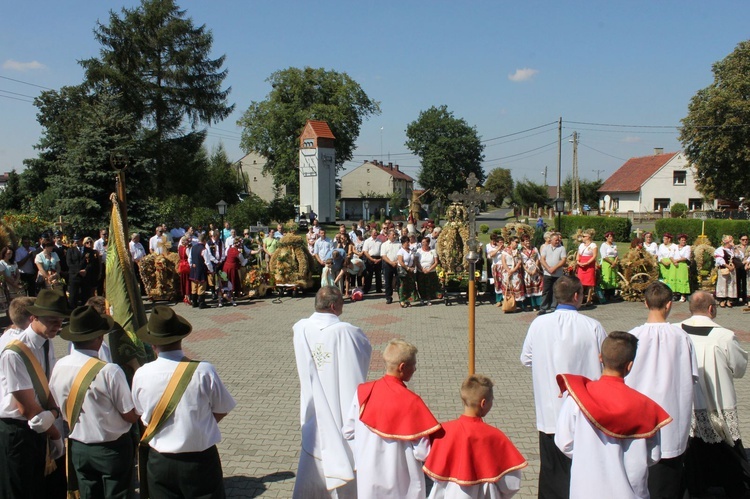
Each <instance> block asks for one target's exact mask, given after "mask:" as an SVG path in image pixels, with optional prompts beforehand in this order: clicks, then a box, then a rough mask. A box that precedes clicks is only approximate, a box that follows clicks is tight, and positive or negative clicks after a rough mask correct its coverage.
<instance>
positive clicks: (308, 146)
mask: <svg viewBox="0 0 750 499" xmlns="http://www.w3.org/2000/svg"><path fill="white" fill-rule="evenodd" d="M335 140H336V137H334V136H333V132H331V129H330V128H329V127H328V123H326V122H325V121H315V120H308V121H307V123H306V124H305V128H304V129H303V130H302V135H300V138H299V204H300V210H301V211H306V208H307V207H308V206H309V207H310V209H312V210H313V211H314V212H315V213H316V214H317V215H318V220H320V221H321V222H335V221H336V150H335V149H334V141H335Z"/></svg>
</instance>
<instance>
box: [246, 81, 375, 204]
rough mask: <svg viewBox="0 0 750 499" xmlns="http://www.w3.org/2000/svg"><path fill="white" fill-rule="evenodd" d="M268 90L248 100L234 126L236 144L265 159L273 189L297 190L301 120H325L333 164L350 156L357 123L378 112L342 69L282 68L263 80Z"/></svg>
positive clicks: (339, 164) (303, 121)
mask: <svg viewBox="0 0 750 499" xmlns="http://www.w3.org/2000/svg"><path fill="white" fill-rule="evenodd" d="M266 81H268V82H269V83H270V84H271V88H272V90H271V92H270V93H269V94H268V95H267V96H266V99H265V100H263V101H260V102H256V101H253V102H251V103H250V107H249V108H248V109H247V111H245V114H243V116H242V118H240V119H239V120H238V122H237V124H238V125H239V126H241V127H243V128H244V130H243V131H242V141H241V147H242V149H243V150H244V151H245V152H250V151H256V152H258V153H260V154H262V155H263V156H265V157H266V158H267V162H266V164H265V166H264V167H263V171H264V173H270V174H271V175H273V179H274V184H275V185H276V187H280V186H283V185H286V187H287V192H289V193H297V192H298V191H299V135H300V133H301V132H302V129H303V127H304V126H305V123H306V122H307V120H310V119H315V120H322V121H326V122H327V123H328V126H329V127H330V128H331V131H332V132H333V135H334V136H335V137H336V141H335V148H336V168H337V169H340V168H341V167H342V165H343V164H344V162H345V161H349V160H351V159H352V153H353V151H354V143H355V141H356V140H357V137H359V129H360V127H361V126H362V121H363V120H364V119H365V118H367V117H368V116H371V115H377V114H380V106H379V104H378V103H377V102H376V101H374V100H372V99H370V97H368V96H367V94H366V93H365V91H364V90H362V87H360V85H359V83H357V82H356V81H354V80H353V79H352V78H350V77H349V75H347V74H346V73H339V72H337V71H327V70H325V69H323V68H319V69H313V68H309V67H306V68H304V69H299V68H287V69H284V70H280V71H276V72H275V73H273V74H272V75H271V76H270V77H269V78H268V80H266Z"/></svg>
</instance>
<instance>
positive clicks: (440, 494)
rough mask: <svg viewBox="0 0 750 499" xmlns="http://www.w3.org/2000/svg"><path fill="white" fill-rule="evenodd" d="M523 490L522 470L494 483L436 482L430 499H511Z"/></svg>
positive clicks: (508, 474)
mask: <svg viewBox="0 0 750 499" xmlns="http://www.w3.org/2000/svg"><path fill="white" fill-rule="evenodd" d="M519 490H521V470H516V471H511V472H510V473H507V474H506V475H504V476H503V477H502V478H501V479H500V480H498V481H497V482H494V483H478V484H476V485H459V484H457V483H454V482H443V481H435V483H434V484H433V486H432V490H431V491H430V495H429V499H510V498H511V497H513V496H514V495H516V492H518V491H519Z"/></svg>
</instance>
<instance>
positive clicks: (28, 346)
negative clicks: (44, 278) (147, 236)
mask: <svg viewBox="0 0 750 499" xmlns="http://www.w3.org/2000/svg"><path fill="white" fill-rule="evenodd" d="M27 309H28V311H29V312H30V313H32V314H33V315H35V316H37V317H63V318H64V317H67V316H68V315H69V314H70V311H69V310H68V309H67V300H66V298H65V297H64V296H63V295H62V294H61V293H59V292H55V291H51V290H47V289H44V290H42V291H41V292H40V293H39V296H38V297H37V299H36V302H35V303H34V305H32V306H30V307H27ZM26 362H29V365H28V366H27V364H26ZM55 362H56V358H55V352H54V348H52V346H51V345H50V340H49V339H47V338H45V337H44V336H42V335H41V334H38V333H37V332H35V331H34V330H33V329H32V326H31V325H30V326H29V327H27V328H26V329H24V330H23V331H21V332H19V333H16V334H10V333H8V332H6V333H5V334H3V335H2V336H0V497H9V498H10V497H12V498H28V499H36V498H39V497H60V495H59V493H62V497H64V495H65V481H64V478H65V477H64V472H62V470H58V471H56V472H55V475H58V476H57V478H58V479H59V480H60V481H59V482H52V483H50V477H47V478H45V474H46V472H45V467H46V465H47V464H48V461H47V452H48V445H50V444H49V440H48V436H47V434H46V433H37V432H36V431H35V430H32V429H31V428H30V426H29V420H28V419H27V418H26V417H24V416H23V414H21V411H20V409H19V405H18V402H17V400H16V398H15V396H14V395H13V394H14V393H16V392H20V391H23V390H34V392H35V397H36V402H37V403H38V404H39V405H40V406H41V407H42V409H43V410H44V411H48V410H49V409H52V408H53V407H56V405H55V404H54V399H53V398H52V395H51V394H49V393H47V394H45V395H42V394H44V392H45V388H46V391H47V392H48V390H49V388H48V384H47V379H48V376H49V375H50V374H51V372H52V369H53V367H54V366H55ZM57 410H58V411H59V409H57ZM40 416H41V415H37V416H35V417H34V418H32V422H33V421H34V420H35V419H37V418H38V417H40ZM56 421H57V422H58V423H59V428H62V421H61V420H60V419H59V418H57V419H56ZM58 443H59V446H58V449H59V452H60V455H57V454H55V455H53V456H52V458H54V459H56V458H58V457H60V456H61V455H62V449H63V445H62V441H59V442H58Z"/></svg>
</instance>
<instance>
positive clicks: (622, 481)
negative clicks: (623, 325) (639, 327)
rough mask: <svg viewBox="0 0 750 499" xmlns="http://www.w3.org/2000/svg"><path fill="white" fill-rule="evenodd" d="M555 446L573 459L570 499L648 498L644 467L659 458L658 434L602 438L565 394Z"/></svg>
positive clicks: (605, 436) (601, 433)
mask: <svg viewBox="0 0 750 499" xmlns="http://www.w3.org/2000/svg"><path fill="white" fill-rule="evenodd" d="M639 353H640V350H639ZM625 379H626V380H627V377H626V378H625ZM669 426H670V425H667V426H666V427H665V428H668V427H669ZM661 431H662V432H663V431H664V428H662V429H661ZM555 444H556V445H557V447H558V448H559V449H560V450H561V451H562V452H563V453H564V454H565V455H566V456H568V457H570V458H572V459H573V465H572V467H571V470H570V497H571V498H576V499H588V498H591V499H601V498H603V497H607V498H609V499H630V498H633V499H635V498H648V497H649V492H648V467H649V466H651V465H653V464H654V463H656V462H658V461H659V459H660V454H661V452H660V447H659V432H656V434H655V435H654V436H653V437H651V438H647V439H646V438H639V439H617V438H613V437H610V436H609V435H605V434H604V433H603V432H601V431H599V430H598V429H596V428H595V427H594V426H593V425H592V424H591V423H590V422H589V420H588V419H586V416H584V415H583V414H582V413H581V409H580V407H578V404H576V402H575V400H574V399H573V398H572V397H570V396H569V395H568V394H567V393H566V394H565V398H564V401H563V405H562V409H561V410H560V418H559V419H558V422H557V430H556V432H555Z"/></svg>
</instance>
